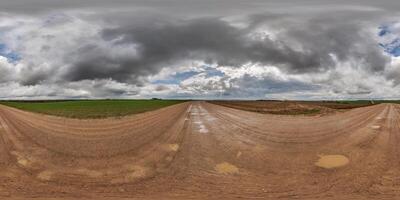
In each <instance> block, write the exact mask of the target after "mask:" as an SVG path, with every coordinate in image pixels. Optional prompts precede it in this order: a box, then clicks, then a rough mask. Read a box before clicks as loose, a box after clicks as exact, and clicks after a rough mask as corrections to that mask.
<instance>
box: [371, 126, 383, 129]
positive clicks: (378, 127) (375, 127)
mask: <svg viewBox="0 0 400 200" xmlns="http://www.w3.org/2000/svg"><path fill="white" fill-rule="evenodd" d="M371 128H372V129H374V130H378V129H380V128H381V126H377V125H375V126H371Z"/></svg>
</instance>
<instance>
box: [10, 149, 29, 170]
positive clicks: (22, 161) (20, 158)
mask: <svg viewBox="0 0 400 200" xmlns="http://www.w3.org/2000/svg"><path fill="white" fill-rule="evenodd" d="M11 154H12V155H14V156H15V157H16V159H17V163H18V164H19V165H21V166H23V167H27V166H28V165H30V161H29V160H28V159H27V158H25V157H24V156H23V155H22V154H21V153H19V152H16V151H13V152H11Z"/></svg>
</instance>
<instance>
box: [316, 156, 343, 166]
mask: <svg viewBox="0 0 400 200" xmlns="http://www.w3.org/2000/svg"><path fill="white" fill-rule="evenodd" d="M349 162H350V161H349V159H348V158H347V157H346V156H343V155H319V160H318V161H317V162H316V163H315V165H316V166H318V167H322V168H325V169H332V168H337V167H343V166H345V165H347V164H348V163H349Z"/></svg>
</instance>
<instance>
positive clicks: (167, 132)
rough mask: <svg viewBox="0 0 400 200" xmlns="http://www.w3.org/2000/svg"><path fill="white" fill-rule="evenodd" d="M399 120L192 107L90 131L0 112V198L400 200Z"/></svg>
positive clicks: (78, 123)
mask: <svg viewBox="0 0 400 200" xmlns="http://www.w3.org/2000/svg"><path fill="white" fill-rule="evenodd" d="M318 106H319V105H317V107H318ZM318 108H319V107H318ZM327 109H332V108H327ZM399 120H400V106H399V105H397V104H379V105H373V106H368V107H360V108H354V109H351V110H347V111H346V112H332V113H330V114H329V115H324V116H321V115H313V116H289V115H271V114H260V113H255V112H248V111H243V110H239V109H233V108H229V107H225V106H220V105H216V104H211V103H207V102H185V103H180V104H176V105H172V106H169V107H165V108H161V109H159V110H154V111H149V112H145V113H141V114H137V115H132V116H126V117H122V118H120V119H116V118H107V119H85V120H78V119H68V118H61V117H55V116H47V115H42V114H36V113H30V112H26V111H21V110H18V109H15V108H11V107H7V106H3V105H0V135H1V140H0V166H1V167H0V197H1V198H4V199H12V198H15V199H18V198H21V199H22V198H38V199H45V198H48V199H61V198H69V199H76V198H78V197H79V198H93V199H118V198H121V199H122V198H136V199H396V198H397V197H400V178H399V177H400V168H399V163H400V146H399V144H400V135H399V134H400V121H399Z"/></svg>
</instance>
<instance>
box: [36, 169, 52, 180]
mask: <svg viewBox="0 0 400 200" xmlns="http://www.w3.org/2000/svg"><path fill="white" fill-rule="evenodd" d="M53 174H54V172H52V171H48V170H45V171H42V172H40V173H39V174H38V175H37V178H38V179H40V180H42V181H49V180H51V177H52V176H53Z"/></svg>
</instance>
